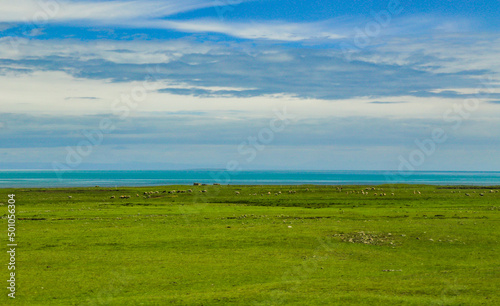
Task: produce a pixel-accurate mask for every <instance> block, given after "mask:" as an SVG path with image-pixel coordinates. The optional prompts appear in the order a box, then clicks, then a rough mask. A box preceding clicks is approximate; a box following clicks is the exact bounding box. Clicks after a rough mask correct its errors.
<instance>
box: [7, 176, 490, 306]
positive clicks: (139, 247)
mask: <svg viewBox="0 0 500 306" xmlns="http://www.w3.org/2000/svg"><path fill="white" fill-rule="evenodd" d="M189 189H191V190H192V192H189V191H188V190H189ZM491 189H493V190H499V189H500V188H499V187H496V188H494V187H493V188H492V187H488V188H483V189H481V188H477V187H476V188H472V187H436V186H409V185H395V186H388V185H387V186H376V187H367V186H344V187H343V188H342V189H339V188H338V187H336V186H163V187H147V188H99V187H95V188H73V189H17V190H13V189H10V190H6V189H4V190H0V202H1V203H2V204H4V205H3V206H1V208H2V209H3V222H2V224H4V225H3V226H4V228H5V230H4V233H5V234H4V235H3V236H4V237H3V240H2V241H3V242H4V246H5V245H6V243H7V234H6V232H7V231H6V229H7V222H6V219H5V218H6V215H7V207H6V204H7V200H8V197H7V195H8V194H10V193H15V194H16V198H17V218H18V221H17V237H16V238H17V242H18V244H19V246H18V248H17V254H16V256H17V269H16V275H17V298H16V299H15V301H12V300H9V301H8V298H7V293H8V292H7V290H6V289H3V292H4V294H2V296H1V297H0V304H7V303H9V304H18V305H52V304H60V305H500V294H499V284H500V265H499V264H500V260H499V254H500V253H499V250H500V248H499V241H500V231H499V230H500V224H499V220H500V214H499V207H500V193H499V192H490V190H491ZM173 190H176V191H177V190H183V191H185V192H184V193H180V192H179V193H178V192H172V191H173ZM202 190H206V192H201V191H202ZM150 191H152V193H151V192H150ZM164 191H165V192H164ZM168 191H171V193H168ZM290 191H291V193H290ZM145 192H146V194H145ZM280 192H281V193H280ZM419 192H420V194H419ZM238 193H239V194H238ZM363 193H364V194H363ZM384 193H385V196H384V195H382V196H381V195H380V194H384ZM392 193H394V195H392ZM375 194H376V195H375ZM466 194H468V195H466ZM481 194H483V195H481ZM113 196H114V197H115V198H112V197H113ZM120 196H130V198H123V199H121V198H120ZM4 248H6V247H4ZM3 258H4V262H5V263H7V261H8V256H7V254H6V253H5V252H4V257H3ZM1 275H3V277H4V278H5V280H6V279H7V278H8V277H7V275H8V271H7V268H6V267H4V271H3V272H2V273H1ZM4 283H6V282H4ZM4 287H6V286H4Z"/></svg>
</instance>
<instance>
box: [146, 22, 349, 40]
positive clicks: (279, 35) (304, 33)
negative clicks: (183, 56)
mask: <svg viewBox="0 0 500 306" xmlns="http://www.w3.org/2000/svg"><path fill="white" fill-rule="evenodd" d="M150 25H151V26H153V27H164V28H168V29H175V30H178V31H182V32H192V33H196V32H214V33H222V34H226V35H230V36H234V37H239V38H245V39H265V40H280V41H301V40H308V39H340V38H343V37H344V36H343V35H342V34H339V33H336V32H334V31H332V30H331V22H304V23H289V22H239V23H238V22H220V21H216V20H191V21H170V20H165V21H153V22H151V23H150Z"/></svg>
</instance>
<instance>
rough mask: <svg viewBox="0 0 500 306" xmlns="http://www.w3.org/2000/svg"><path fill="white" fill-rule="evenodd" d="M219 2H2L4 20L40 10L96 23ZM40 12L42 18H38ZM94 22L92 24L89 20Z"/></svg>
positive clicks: (60, 18) (32, 17)
mask: <svg viewBox="0 0 500 306" xmlns="http://www.w3.org/2000/svg"><path fill="white" fill-rule="evenodd" d="M215 5H217V4H216V2H214V1H210V0H184V1H173V0H169V1H158V0H143V1H136V0H134V1H130V0H129V1H67V0H57V1H36V0H19V1H15V2H11V1H2V2H0V11H1V12H2V14H1V15H0V22H20V23H23V22H27V21H28V22H33V21H39V20H40V18H41V16H38V15H40V14H43V13H45V14H47V13H48V12H50V13H51V14H49V15H48V17H50V18H49V20H48V21H51V22H68V21H72V22H83V21H85V22H91V23H92V24H93V25H96V24H123V25H126V24H127V22H128V21H131V20H147V19H151V18H160V17H165V16H171V15H175V14H178V13H183V12H189V11H192V10H197V9H201V8H206V7H213V6H215ZM37 16H38V18H37ZM86 25H90V24H88V23H87V24H86Z"/></svg>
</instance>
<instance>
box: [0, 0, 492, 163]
mask: <svg viewBox="0 0 500 306" xmlns="http://www.w3.org/2000/svg"><path fill="white" fill-rule="evenodd" d="M499 11H500V3H499V2H498V1H398V0H387V1H258V0H257V1H243V0H242V1H238V0H210V1H204V0H188V1H182V2H180V1H148V0H143V1H67V0H66V1H59V0H38V1H35V0H21V1H15V2H11V1H3V2H2V3H1V4H0V12H1V14H0V89H1V92H2V95H1V96H0V140H1V141H0V157H1V159H0V169H15V168H24V169H32V168H43V169H51V168H53V167H54V165H59V167H61V165H62V166H64V167H66V168H71V169H89V168H94V169H185V168H226V167H227V166H228V165H234V162H236V163H237V165H238V168H241V169H244V170H251V169H324V170H330V169H331V170H337V169H339V170H349V169H354V170H376V169H391V170H394V169H398V168H401V167H402V165H403V164H404V162H402V161H409V162H410V164H411V165H412V167H413V169H415V170H497V171H498V170H500V159H498V157H497V154H498V151H499V149H500V143H499V142H500V141H499V139H500V137H499V136H500V128H499V127H500V123H499V121H498V119H497V118H498V116H499V115H500V81H499V80H500V77H499V72H500V62H499V61H498V56H499V54H500V35H499V34H500V22H499V21H500V19H499V18H498V12H499ZM283 112H285V113H288V114H289V116H290V118H293V120H287V123H286V125H285V126H284V127H283V129H279V130H272V135H271V136H270V138H269V139H270V140H269V141H268V140H267V139H264V138H262V137H263V136H262V135H266V132H268V131H269V127H270V124H272V122H276V120H277V119H279V115H277V114H279V113H283ZM103 122H110V123H111V124H112V125H113V129H112V131H107V130H104V129H102V124H103ZM436 130H439V131H443V132H444V133H445V136H446V140H445V141H441V142H439V143H438V142H436V141H434V140H433V138H432V136H433V133H434V132H435V131H436ZM89 135H94V136H95V137H97V138H94V139H93V140H94V141H93V142H92V141H91V140H92V139H90V138H89ZM101 136H102V137H101ZM259 137H261V138H260V139H259ZM252 139H257V143H255V142H254V143H252ZM89 141H90V142H91V146H88V144H89ZM428 141H431V142H432V143H429V142H428ZM422 143H426V144H428V147H425V146H424V147H422V146H421V145H419V144H422ZM426 148H427V149H426ZM429 148H430V149H429ZM417 157H423V159H422V160H419V159H418V158H417Z"/></svg>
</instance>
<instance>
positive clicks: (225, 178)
mask: <svg viewBox="0 0 500 306" xmlns="http://www.w3.org/2000/svg"><path fill="white" fill-rule="evenodd" d="M193 182H200V183H207V184H213V183H220V184H230V185H248V184H251V185H270V184H272V185H298V184H320V185H361V184H376V185H378V184H391V183H408V184H432V185H497V186H499V185H500V172H413V173H400V172H397V171H392V172H391V171H243V172H238V173H236V172H227V171H223V170H188V171H99V170H95V171H67V172H58V173H56V172H55V171H50V170H46V171H35V170H29V171H28V170H22V171H11V170H9V171H0V188H13V187H23V188H25V187H32V188H35V187H85V186H96V185H98V186H154V185H174V184H188V185H191V184H192V183H193Z"/></svg>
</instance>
